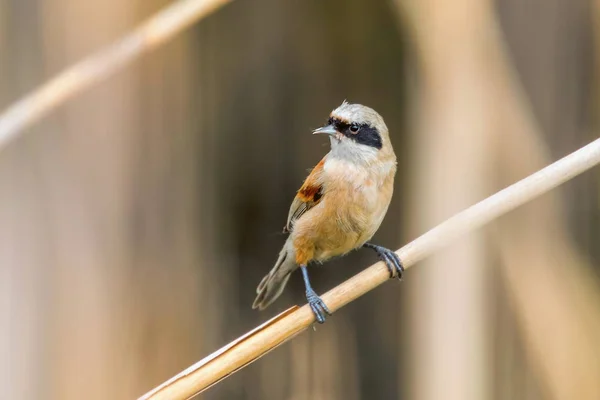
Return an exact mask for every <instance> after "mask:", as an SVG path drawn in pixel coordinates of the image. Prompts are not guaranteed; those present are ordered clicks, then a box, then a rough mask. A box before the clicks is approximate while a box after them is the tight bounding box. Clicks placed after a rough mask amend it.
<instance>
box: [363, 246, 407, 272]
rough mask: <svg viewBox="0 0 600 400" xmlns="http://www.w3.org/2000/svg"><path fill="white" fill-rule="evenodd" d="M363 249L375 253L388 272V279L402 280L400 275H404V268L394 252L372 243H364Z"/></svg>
mask: <svg viewBox="0 0 600 400" xmlns="http://www.w3.org/2000/svg"><path fill="white" fill-rule="evenodd" d="M364 247H367V248H369V249H373V250H375V251H376V252H377V255H378V256H379V258H380V259H381V260H382V261H383V262H384V263H385V265H386V266H387V267H388V270H389V271H390V278H394V277H396V278H398V280H402V274H403V273H404V267H403V266H402V261H400V257H398V254H396V252H394V251H392V250H390V249H386V248H385V247H383V246H378V245H376V244H372V243H365V244H364Z"/></svg>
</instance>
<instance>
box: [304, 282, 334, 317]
mask: <svg viewBox="0 0 600 400" xmlns="http://www.w3.org/2000/svg"><path fill="white" fill-rule="evenodd" d="M306 300H307V301H308V304H309V305H310V309H311V310H312V312H313V314H315V318H316V319H317V322H318V323H320V324H322V323H323V322H325V319H326V315H331V311H329V308H327V305H326V304H325V302H324V301H323V300H322V299H321V298H320V297H319V296H317V294H316V293H315V291H314V290H312V289H310V290H307V291H306Z"/></svg>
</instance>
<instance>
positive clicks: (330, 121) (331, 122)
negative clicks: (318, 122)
mask: <svg viewBox="0 0 600 400" xmlns="http://www.w3.org/2000/svg"><path fill="white" fill-rule="evenodd" d="M327 125H333V117H329V119H328V120H327Z"/></svg>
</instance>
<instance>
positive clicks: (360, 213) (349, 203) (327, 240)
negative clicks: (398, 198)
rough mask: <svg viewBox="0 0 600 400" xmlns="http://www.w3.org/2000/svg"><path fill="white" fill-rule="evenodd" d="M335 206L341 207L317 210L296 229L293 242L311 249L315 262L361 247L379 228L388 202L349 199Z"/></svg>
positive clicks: (338, 202) (362, 197) (311, 212)
mask: <svg viewBox="0 0 600 400" xmlns="http://www.w3.org/2000/svg"><path fill="white" fill-rule="evenodd" d="M328 200H333V199H332V198H331V197H330V198H329V199H328ZM379 200H381V198H380V199H379ZM334 204H337V205H338V206H337V207H328V206H327V205H326V204H322V206H323V207H322V208H319V207H315V209H313V210H311V211H310V212H309V213H307V214H306V215H305V217H306V218H302V219H303V221H299V222H300V224H298V225H297V226H296V227H295V232H294V233H295V236H296V240H294V242H295V243H297V246H298V247H301V248H304V249H310V250H309V251H308V252H309V253H312V254H311V257H310V259H311V260H312V261H318V262H325V261H327V260H328V259H330V258H332V257H336V256H341V255H343V254H346V253H348V252H350V251H352V250H354V249H356V248H358V247H360V246H362V245H363V244H364V243H365V242H366V241H368V240H369V239H370V238H371V237H373V235H374V234H375V232H376V231H377V229H378V228H379V225H380V224H381V221H382V220H383V217H384V215H385V212H386V210H387V206H388V204H389V202H386V201H378V202H369V201H367V200H366V199H365V198H364V196H360V197H358V196H346V197H345V198H344V199H343V200H341V199H340V200H339V201H336V202H335V203H334ZM320 205H321V204H320ZM309 214H310V215H309ZM309 261H310V260H309Z"/></svg>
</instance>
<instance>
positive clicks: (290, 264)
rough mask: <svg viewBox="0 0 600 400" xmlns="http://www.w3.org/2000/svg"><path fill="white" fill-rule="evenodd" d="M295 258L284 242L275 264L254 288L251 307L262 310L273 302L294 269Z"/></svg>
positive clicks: (289, 247)
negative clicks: (254, 294) (255, 294)
mask: <svg viewBox="0 0 600 400" xmlns="http://www.w3.org/2000/svg"><path fill="white" fill-rule="evenodd" d="M296 268H298V266H297V265H296V260H295V256H294V251H293V250H292V248H291V246H290V245H288V244H287V243H286V245H285V246H284V247H283V249H282V250H281V252H280V253H279V258H278V259H277V262H276V263H275V266H274V267H273V269H271V271H270V272H269V273H268V274H267V275H266V276H265V277H264V278H263V279H262V281H260V283H259V284H258V287H257V288H256V293H257V294H258V295H257V296H256V299H255V300H254V303H253V304H252V308H258V309H259V310H264V309H265V308H267V307H268V306H269V304H271V303H272V302H274V301H275V300H276V299H277V298H278V297H279V295H281V292H283V289H284V288H285V285H286V284H287V282H288V279H289V278H290V274H291V273H292V272H293V271H294V270H295V269H296Z"/></svg>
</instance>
